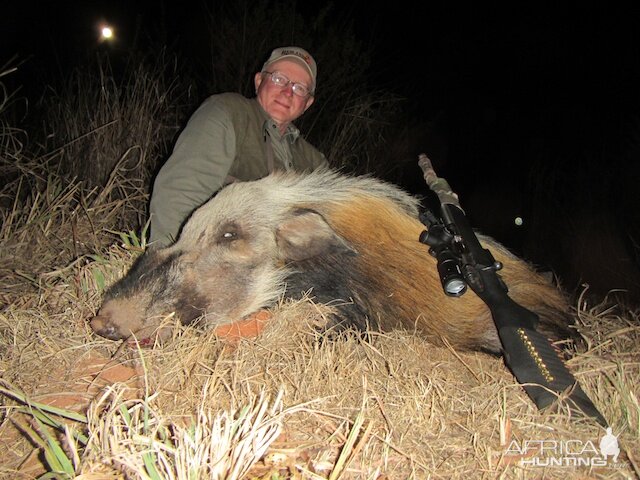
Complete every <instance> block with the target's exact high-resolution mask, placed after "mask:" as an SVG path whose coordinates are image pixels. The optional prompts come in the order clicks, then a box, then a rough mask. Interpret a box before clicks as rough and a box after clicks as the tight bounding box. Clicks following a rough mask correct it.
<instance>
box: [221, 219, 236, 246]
mask: <svg viewBox="0 0 640 480" xmlns="http://www.w3.org/2000/svg"><path fill="white" fill-rule="evenodd" d="M220 232H221V233H220V236H219V237H218V241H219V242H221V243H228V242H231V241H233V240H236V239H237V238H238V237H239V236H240V235H239V234H238V227H237V225H235V224H234V223H228V224H226V225H223V227H222V228H221V229H220Z"/></svg>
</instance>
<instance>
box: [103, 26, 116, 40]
mask: <svg viewBox="0 0 640 480" xmlns="http://www.w3.org/2000/svg"><path fill="white" fill-rule="evenodd" d="M100 40H102V41H109V40H113V28H111V27H110V26H109V25H104V26H102V27H100Z"/></svg>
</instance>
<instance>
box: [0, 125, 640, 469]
mask: <svg viewBox="0 0 640 480" xmlns="http://www.w3.org/2000/svg"><path fill="white" fill-rule="evenodd" d="M15 139H16V136H15V135H14V134H11V135H10V136H9V137H4V138H1V139H0V140H2V142H1V143H0V153H1V154H2V158H3V159H8V160H9V162H8V163H11V165H12V166H13V167H14V168H17V169H18V170H17V171H18V172H19V175H16V176H15V178H14V179H13V180H12V181H11V182H8V183H7V184H6V185H5V186H4V188H3V190H2V191H1V192H0V198H2V199H3V200H4V199H9V200H10V201H8V202H6V201H3V202H2V204H1V207H2V208H1V213H2V220H3V223H2V229H1V230H0V265H1V267H0V391H1V392H2V395H0V405H1V408H0V443H2V445H3V446H4V447H3V448H4V450H3V454H2V456H1V459H0V474H1V476H2V477H3V478H11V479H15V478H35V477H37V476H39V475H43V474H45V473H46V472H47V471H49V472H51V471H52V470H53V468H52V464H53V463H55V458H53V457H52V453H51V451H52V447H53V446H55V445H62V446H64V449H65V452H66V453H64V452H63V451H62V450H60V452H58V453H59V454H60V455H62V457H64V458H66V459H67V460H66V461H67V465H66V467H64V465H61V466H60V467H59V468H63V467H64V468H67V469H70V470H71V472H73V473H70V474H68V475H66V476H65V475H64V474H56V475H55V476H53V477H54V478H70V477H71V478H72V477H75V478H79V479H105V478H189V479H193V478H263V479H266V478H271V479H281V478H311V479H320V478H323V479H324V478H328V479H332V480H335V479H338V478H343V479H347V478H363V479H384V478H389V479H390V478H394V479H395V478H447V479H467V478H474V479H475V478H496V477H497V478H563V479H567V478H576V479H577V478H638V476H639V471H640V403H639V400H638V398H639V393H640V392H639V390H638V385H637V379H638V378H640V349H639V346H638V345H640V318H639V317H640V313H639V312H638V311H633V310H630V309H625V308H624V307H623V306H614V307H610V306H608V304H607V302H604V301H603V303H601V304H598V305H590V304H587V303H586V302H585V301H580V302H579V304H578V305H577V310H576V315H577V317H578V319H579V323H580V325H581V329H582V332H583V334H584V336H585V338H586V340H587V344H588V349H587V350H586V351H585V352H582V353H579V354H577V355H575V356H574V358H573V359H572V360H571V361H570V362H569V365H570V368H571V369H572V370H573V371H574V372H575V374H576V376H577V378H578V379H579V380H580V382H581V384H582V385H583V388H584V389H585V391H586V392H587V393H588V394H589V395H590V396H591V398H592V399H593V400H594V402H595V403H596V405H597V406H598V407H599V408H600V409H601V411H602V413H603V414H604V415H605V417H606V418H607V419H608V420H609V421H610V423H611V426H612V428H613V433H614V434H616V435H617V436H618V440H619V442H620V447H621V450H622V453H621V455H620V458H619V459H618V463H617V464H616V465H607V466H603V467H594V468H589V467H579V468H566V467H565V468H561V467H553V466H552V467H543V466H531V465H526V464H522V461H523V460H524V461H525V462H526V461H529V460H531V459H532V458H538V459H541V460H546V459H549V457H551V456H553V455H552V453H551V452H550V450H549V447H550V446H551V445H552V444H553V442H555V444H556V445H572V446H573V447H574V448H575V447H576V445H582V446H584V445H595V446H596V447H597V446H598V442H599V440H600V438H601V437H602V436H603V434H604V432H603V431H602V429H601V428H600V427H598V426H596V425H594V424H593V422H589V421H586V420H584V419H578V418H569V417H568V416H567V415H566V413H565V412H563V411H560V412H559V413H540V412H538V411H536V410H535V407H534V406H533V405H532V403H531V402H530V400H529V399H528V397H527V396H526V395H525V394H524V393H523V391H522V389H521V387H520V386H519V385H517V384H516V383H515V380H514V378H513V377H512V376H511V375H510V374H509V372H508V371H507V370H506V368H505V367H504V365H503V362H502V361H501V359H498V358H494V357H491V356H487V355H485V354H481V353H462V352H454V351H452V350H450V349H447V348H439V347H434V346H432V345H429V344H428V343H426V342H425V341H424V340H422V339H421V338H418V337H416V336H415V335H413V334H412V333H411V332H393V333H389V334H380V333H375V332H369V333H367V334H365V335H358V334H355V333H349V332H347V333H341V334H339V335H338V334H336V335H330V336H321V335H318V334H317V332H316V329H315V326H317V325H319V324H322V323H323V321H324V315H325V314H326V310H325V307H323V306H321V305H315V304H314V303H313V302H311V301H309V300H305V301H302V302H297V303H287V304H282V305H279V306H278V307H277V308H275V309H274V318H273V320H272V321H271V322H269V324H268V327H267V329H266V330H265V331H264V332H263V333H262V334H261V336H260V337H258V338H256V339H245V340H242V341H240V342H238V343H228V342H223V341H221V340H220V339H218V338H216V336H215V334H214V333H212V332H198V331H195V330H193V329H191V328H184V327H180V326H177V325H176V326H175V329H174V336H173V339H172V340H171V341H170V342H168V343H167V344H165V345H156V346H154V347H153V348H149V349H137V348H129V347H119V346H118V345H117V344H115V343H113V342H109V341H106V340H104V339H101V338H98V337H96V336H95V335H94V334H93V333H92V332H91V331H90V329H89V328H88V325H87V319H88V318H90V317H91V315H92V314H94V313H95V311H96V309H97V307H98V305H99V303H100V299H101V295H102V292H103V290H104V288H105V286H107V285H109V284H110V283H112V282H113V281H114V280H115V279H116V278H118V277H119V276H121V275H122V274H123V273H124V272H125V270H126V269H127V267H128V266H129V265H131V263H132V261H133V260H134V257H135V256H136V255H137V254H138V252H139V251H140V249H141V248H139V247H143V246H144V245H143V244H142V245H139V244H140V242H138V241H137V240H136V239H137V235H134V234H127V235H123V236H122V237H121V238H120V239H118V240H116V239H117V238H118V236H117V235H114V234H113V233H109V232H110V229H111V228H113V225H114V224H116V223H117V222H116V218H117V217H118V216H121V215H123V212H126V209H128V208H130V205H131V203H127V202H126V201H114V200H113V197H112V196H110V195H109V192H108V190H107V191H86V190H85V189H83V188H82V186H81V185H80V184H79V183H77V182H65V181H63V180H62V179H61V178H60V177H58V176H55V175H51V174H50V173H48V171H47V169H46V164H43V163H42V162H38V163H34V162H31V161H29V160H28V159H26V158H25V155H24V154H23V153H22V151H21V149H20V148H21V147H20V142H16V141H15ZM8 163H7V164H8ZM3 165H5V164H3ZM43 165H44V166H43ZM119 175H120V174H119V170H118V169H117V168H116V169H115V170H113V171H112V179H113V182H112V183H111V184H110V185H111V186H112V188H120V187H122V186H123V185H124V186H126V185H127V183H126V179H125V178H124V176H122V178H119ZM27 186H28V188H26V187H27ZM133 191H134V193H133V195H135V196H136V197H135V198H136V199H139V197H138V196H143V195H144V193H142V192H140V191H139V190H137V189H135V188H134V189H133ZM134 203H135V202H134ZM142 243H143V242H142ZM172 321H173V320H172V318H171V317H168V318H167V322H172ZM21 392H22V393H23V394H24V395H25V396H26V397H28V401H27V399H26V398H24V397H21V396H20V394H21ZM21 398H22V399H21ZM34 402H35V403H34ZM25 404H26V405H27V407H25ZM29 405H30V406H29ZM46 405H49V406H53V407H56V408H62V409H64V410H65V411H77V412H80V413H81V414H82V415H80V416H78V417H77V418H76V420H73V419H72V418H74V417H72V418H63V417H60V416H58V413H61V412H60V411H54V412H53V413H49V414H47V415H43V414H42V412H43V411H46V409H48V408H50V407H46ZM43 409H44V410H43ZM56 412H57V413H56ZM47 422H50V423H47ZM47 425H53V426H56V425H57V426H62V427H61V428H59V429H57V430H54V429H52V428H51V427H49V426H47ZM527 441H530V442H531V441H545V442H546V443H545V444H544V445H545V447H546V450H545V451H542V452H540V451H539V450H530V451H529V452H528V456H524V457H520V456H518V455H517V452H515V449H514V445H524V444H525V442H527ZM589 442H590V443H589ZM538 445H539V443H538ZM43 452H47V454H46V455H47V456H46V458H44V455H43ZM574 452H575V451H574ZM591 453H592V452H589V451H587V452H586V453H584V454H583V455H582V457H585V456H587V457H588V456H589V455H590V454H591ZM45 478H46V477H45ZM49 478H51V477H49Z"/></svg>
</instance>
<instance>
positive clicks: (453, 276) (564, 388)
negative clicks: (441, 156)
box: [418, 154, 607, 426]
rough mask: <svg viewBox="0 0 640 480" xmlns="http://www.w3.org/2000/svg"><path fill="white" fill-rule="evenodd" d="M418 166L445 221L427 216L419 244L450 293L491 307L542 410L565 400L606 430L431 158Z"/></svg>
mask: <svg viewBox="0 0 640 480" xmlns="http://www.w3.org/2000/svg"><path fill="white" fill-rule="evenodd" d="M418 164H419V165H420V168H421V169H422V171H423V173H424V179H425V181H426V182H427V185H428V186H429V188H430V189H431V190H432V191H433V192H434V193H435V194H436V195H437V196H438V199H439V201H440V207H441V214H442V220H441V221H440V220H438V219H436V218H435V217H433V216H431V217H429V216H428V215H426V218H424V219H423V222H424V223H425V224H427V225H428V226H429V228H428V230H426V231H425V232H423V233H422V235H421V236H420V241H421V242H422V243H425V244H427V245H429V246H431V249H430V251H431V252H432V254H433V255H434V256H435V257H436V259H437V261H438V272H439V274H440V279H441V281H442V286H443V289H444V291H445V293H446V294H447V295H450V296H460V295H462V294H463V293H464V292H465V290H466V287H467V285H468V286H469V287H470V288H471V289H472V290H473V291H474V292H475V293H476V295H478V297H480V299H481V300H482V301H483V302H484V303H485V304H486V305H487V307H488V308H489V310H490V311H491V315H492V317H493V321H494V323H495V325H496V328H497V330H498V335H499V337H500V341H501V342H502V348H503V353H504V359H505V363H506V364H507V366H508V367H509V369H510V370H511V372H512V373H513V374H514V376H515V377H516V379H517V380H518V382H519V383H520V384H521V385H522V386H523V388H524V390H525V391H526V393H527V394H528V395H529V397H530V398H531V399H532V400H533V402H534V403H535V404H536V406H537V407H538V408H539V409H545V408H547V407H549V406H551V405H554V404H556V403H557V402H558V400H559V398H562V399H564V401H565V402H566V404H567V406H568V408H569V409H570V410H572V411H574V412H577V413H582V414H584V415H588V416H591V417H593V418H594V419H595V420H596V421H597V422H598V423H600V424H601V425H602V426H607V421H606V420H605V418H604V417H603V416H602V414H601V413H600V412H599V411H598V409H597V408H596V406H595V405H594V404H593V402H592V401H591V400H590V399H589V397H588V396H587V394H586V393H585V392H584V391H583V390H582V388H581V387H580V385H579V384H578V381H577V380H576V379H575V378H574V376H573V375H572V374H571V372H570V371H569V370H568V368H567V367H566V365H565V364H564V362H563V361H562V360H561V358H560V356H559V354H558V352H557V351H556V350H555V349H554V347H553V346H552V345H551V343H550V342H549V340H547V339H546V338H545V337H544V336H543V335H542V334H541V333H539V332H538V331H537V330H536V328H537V325H538V322H539V318H538V316H537V315H536V314H535V313H534V312H532V311H530V310H528V309H526V308H524V307H523V306H521V305H520V304H518V303H516V302H515V301H513V300H512V299H511V298H510V297H509V295H508V293H507V287H506V285H504V283H503V281H502V279H501V277H500V276H499V275H498V274H497V271H498V270H499V269H500V268H501V267H502V266H501V265H500V264H499V263H498V262H496V261H495V259H494V258H493V255H492V254H491V252H490V251H489V250H487V249H485V248H483V247H482V245H481V244H480V242H479V240H478V237H477V236H476V234H475V232H474V231H473V230H472V228H471V226H470V225H469V221H468V220H467V218H466V216H465V213H464V211H463V210H462V208H461V207H460V203H459V201H458V196H457V195H456V194H455V193H454V192H453V191H452V190H451V187H450V186H449V184H448V183H447V181H446V180H445V179H443V178H439V177H438V176H437V175H436V173H435V171H434V170H433V167H432V165H431V161H430V160H429V158H428V157H427V156H426V155H424V154H422V155H420V157H419V161H418Z"/></svg>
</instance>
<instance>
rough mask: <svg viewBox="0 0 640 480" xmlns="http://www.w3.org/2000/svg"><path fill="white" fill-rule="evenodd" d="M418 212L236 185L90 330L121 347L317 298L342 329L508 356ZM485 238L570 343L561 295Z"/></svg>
mask: <svg viewBox="0 0 640 480" xmlns="http://www.w3.org/2000/svg"><path fill="white" fill-rule="evenodd" d="M418 207H419V202H418V200H417V199H416V198H414V197H412V196H410V195H408V194H407V193H405V192H403V191H402V190H401V189H399V188H398V187H396V186H394V185H391V184H388V183H385V182H382V181H380V180H377V179H375V178H372V177H352V176H347V175H343V174H340V173H337V172H335V171H331V170H323V171H317V172H314V173H311V174H296V173H274V174H272V175H270V176H268V177H265V178H263V179H260V180H257V181H253V182H241V183H234V184H231V185H229V186H227V187H225V188H224V189H223V190H221V191H220V192H219V193H218V194H217V195H216V196H215V197H214V198H212V199H211V200H210V201H209V202H207V203H205V204H204V205H203V206H202V207H200V208H199V209H197V210H196V211H195V212H194V213H193V215H192V216H191V218H190V219H189V220H188V221H187V223H186V224H185V226H184V228H183V230H182V232H181V234H180V237H179V239H178V240H177V241H176V242H175V243H174V244H173V245H171V246H169V247H167V248H162V249H154V248H150V249H148V250H147V252H146V253H145V254H144V255H142V256H141V257H140V258H139V259H138V261H137V262H136V263H135V264H134V265H133V267H132V268H131V270H130V271H129V273H128V274H127V275H126V276H125V277H124V278H123V279H122V280H120V281H119V282H117V283H116V284H115V285H114V286H113V287H112V288H111V289H110V290H109V291H108V292H107V294H106V295H105V299H104V302H103V305H102V307H101V308H100V311H99V312H98V315H96V316H95V317H94V318H93V320H92V321H91V327H92V328H93V329H94V330H95V331H96V332H97V333H98V334H100V335H102V336H105V337H107V338H110V339H113V340H116V339H125V338H128V337H130V336H131V335H132V334H135V335H136V337H137V338H145V337H151V336H154V335H158V334H160V335H162V333H159V331H158V330H157V329H158V326H159V325H160V322H161V320H162V319H163V318H164V317H165V316H166V315H168V314H170V313H171V312H175V313H176V314H177V315H178V317H179V318H180V319H181V321H182V322H183V323H185V324H189V323H192V322H194V321H196V320H197V321H198V322H200V323H201V324H203V325H205V326H208V327H214V326H216V325H220V324H225V323H229V322H233V321H236V320H239V319H242V318H243V317H245V316H247V315H250V314H251V313H253V312H255V311H257V310H259V309H261V308H264V307H270V306H273V305H274V304H275V303H276V302H277V301H278V300H279V299H280V298H282V297H283V296H284V297H285V298H299V297H301V296H302V295H303V294H304V293H305V292H311V296H312V297H314V299H315V301H316V302H321V303H327V304H331V305H333V306H334V311H335V315H334V317H333V319H332V321H333V322H334V323H341V324H344V325H346V326H354V327H358V328H361V329H365V328H370V327H373V328H379V329H381V330H383V331H388V330H390V329H395V328H404V329H410V330H417V331H418V332H419V333H420V334H422V335H424V336H425V337H427V339H429V340H430V341H432V342H434V343H436V344H442V343H443V342H444V340H443V339H446V341H448V342H449V343H450V344H451V345H453V346H454V347H456V348H461V349H483V350H489V351H493V352H499V351H500V342H499V339H498V336H497V332H496V329H495V327H494V324H493V321H492V318H491V314H490V312H489V310H488V308H487V307H486V306H485V305H484V303H483V302H482V301H481V300H480V299H479V298H478V297H477V296H476V295H475V294H474V293H473V292H471V291H469V292H468V293H466V294H465V295H463V296H462V297H459V298H451V297H447V296H445V294H444V293H443V291H442V287H441V284H440V280H439V277H438V273H437V270H436V264H435V259H434V258H433V257H432V256H431V255H430V254H429V251H428V247H427V246H425V245H423V244H422V243H420V242H419V241H418V238H419V236H420V233H421V232H422V231H423V230H424V229H425V227H424V226H423V225H422V223H421V222H420V221H419V220H418ZM480 238H481V241H482V243H483V244H484V245H485V247H487V248H489V249H490V250H491V251H492V253H493V255H494V257H495V258H496V260H498V261H499V262H501V263H502V264H503V265H504V268H503V270H502V271H501V272H500V273H501V275H502V277H503V278H504V280H505V283H506V284H507V285H508V287H509V292H510V293H509V294H510V296H511V297H512V298H513V299H514V300H515V301H516V302H518V303H520V304H521V305H523V306H525V307H526V308H528V309H530V310H532V311H534V312H536V313H537V314H538V316H539V317H540V330H541V331H542V332H543V333H545V334H546V335H547V336H548V337H549V338H551V339H559V338H565V337H567V336H570V334H569V332H570V330H569V328H568V325H569V320H570V317H569V315H568V311H569V309H568V305H567V303H566V301H565V298H564V296H563V295H562V293H561V292H560V291H559V290H558V289H557V288H556V287H554V286H553V285H551V284H550V283H548V281H547V280H545V279H544V278H543V277H542V276H541V275H538V274H537V273H536V272H535V271H534V270H533V269H532V268H531V267H530V266H529V265H528V264H527V263H526V262H524V261H523V260H521V259H519V258H517V257H515V256H514V255H512V254H510V253H509V252H508V251H507V249H506V248H504V247H503V246H501V245H500V244H498V243H497V242H495V241H494V240H492V239H490V238H488V237H484V236H480ZM160 332H162V331H160Z"/></svg>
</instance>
